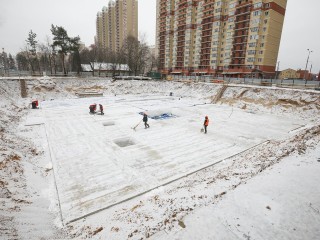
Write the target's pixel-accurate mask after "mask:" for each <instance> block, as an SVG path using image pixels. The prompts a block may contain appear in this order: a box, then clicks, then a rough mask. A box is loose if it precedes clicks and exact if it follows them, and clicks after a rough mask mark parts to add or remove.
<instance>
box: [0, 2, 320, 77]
mask: <svg viewBox="0 0 320 240" xmlns="http://www.w3.org/2000/svg"><path fill="white" fill-rule="evenodd" d="M138 1H139V34H140V35H143V34H144V35H145V36H146V41H147V42H148V44H150V45H154V43H155V30H156V29H155V22H156V9H155V8H156V0H138ZM107 3H108V0H0V48H5V51H6V52H10V53H12V54H15V53H16V52H18V51H19V50H20V49H21V48H23V46H24V44H25V39H26V38H27V36H28V32H29V31H30V29H32V30H33V32H35V33H36V34H37V39H38V41H40V42H44V41H45V38H46V35H48V36H51V32H50V26H51V24H54V25H59V26H63V27H64V28H65V29H66V30H67V31H68V34H69V35H70V36H77V35H79V36H80V38H81V40H82V41H83V42H84V43H85V44H86V45H90V44H92V43H93V39H94V35H95V20H96V14H97V12H98V11H101V9H102V7H103V6H105V5H107ZM319 9H320V1H319V0H304V1H301V0H288V5H287V12H286V17H285V24H284V29H283V33H282V40H281V45H280V52H279V57H278V61H280V70H282V69H285V68H289V67H290V68H293V69H298V68H302V69H304V68H305V65H306V60H307V55H308V52H307V48H309V49H311V50H313V53H312V54H311V55H310V60H309V65H308V69H310V63H312V72H318V71H319V70H320V43H319V42H320V31H319V24H320V20H319V17H318V14H319Z"/></svg>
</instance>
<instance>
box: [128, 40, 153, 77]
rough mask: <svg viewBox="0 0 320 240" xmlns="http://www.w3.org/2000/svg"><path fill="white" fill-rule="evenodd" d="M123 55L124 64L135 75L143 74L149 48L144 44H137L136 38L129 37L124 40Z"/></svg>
mask: <svg viewBox="0 0 320 240" xmlns="http://www.w3.org/2000/svg"><path fill="white" fill-rule="evenodd" d="M124 54H125V57H126V63H127V64H128V66H129V68H130V69H131V71H132V72H133V73H134V74H135V75H138V74H141V73H143V72H144V70H145V67H146V62H147V61H148V55H149V47H148V46H147V44H146V43H145V42H139V41H138V39H137V38H135V37H133V36H129V37H128V38H127V39H126V43H125V50H124Z"/></svg>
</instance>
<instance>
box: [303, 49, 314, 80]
mask: <svg viewBox="0 0 320 240" xmlns="http://www.w3.org/2000/svg"><path fill="white" fill-rule="evenodd" d="M307 51H308V58H307V63H306V68H305V70H304V76H303V79H304V80H305V81H306V83H307V79H306V72H307V67H308V62H309V57H310V53H312V52H313V51H312V50H310V49H309V48H308V49H307Z"/></svg>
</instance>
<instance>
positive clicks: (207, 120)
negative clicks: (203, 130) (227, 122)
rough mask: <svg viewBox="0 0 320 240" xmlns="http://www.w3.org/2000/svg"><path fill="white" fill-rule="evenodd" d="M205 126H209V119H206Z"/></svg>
mask: <svg viewBox="0 0 320 240" xmlns="http://www.w3.org/2000/svg"><path fill="white" fill-rule="evenodd" d="M204 125H205V126H208V125H209V118H206V119H205V120H204Z"/></svg>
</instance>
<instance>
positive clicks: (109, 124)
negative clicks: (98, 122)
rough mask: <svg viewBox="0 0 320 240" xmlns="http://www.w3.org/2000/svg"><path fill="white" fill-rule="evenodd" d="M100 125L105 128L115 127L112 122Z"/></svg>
mask: <svg viewBox="0 0 320 240" xmlns="http://www.w3.org/2000/svg"><path fill="white" fill-rule="evenodd" d="M102 125H103V126H105V127H110V126H114V125H115V122H113V121H110V122H104V123H102Z"/></svg>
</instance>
